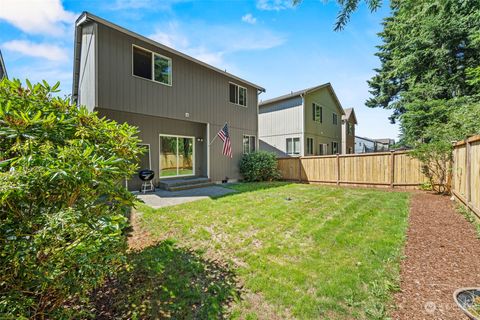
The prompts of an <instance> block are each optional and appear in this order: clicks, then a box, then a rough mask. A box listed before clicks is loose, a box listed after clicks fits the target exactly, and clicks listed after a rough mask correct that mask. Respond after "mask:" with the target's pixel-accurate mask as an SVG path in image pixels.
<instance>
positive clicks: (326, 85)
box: [258, 82, 345, 115]
mask: <svg viewBox="0 0 480 320" xmlns="http://www.w3.org/2000/svg"><path fill="white" fill-rule="evenodd" d="M323 88H327V89H328V90H329V91H330V93H331V94H332V97H333V99H334V100H335V102H336V103H337V104H338V106H339V107H340V110H341V111H342V115H344V114H345V111H344V110H343V107H342V104H341V103H340V100H338V97H337V95H336V94H335V91H334V90H333V87H332V84H331V83H330V82H327V83H324V84H321V85H319V86H315V87H310V88H306V89H303V90H299V91H295V92H291V93H289V94H285V95H283V96H279V97H276V98H272V99H269V100H265V101H262V102H260V103H259V104H258V105H259V107H262V106H264V105H267V104H270V103H273V102H279V101H283V100H287V99H290V98H295V97H299V96H303V95H306V94H307V93H310V92H314V91H317V90H320V89H323Z"/></svg>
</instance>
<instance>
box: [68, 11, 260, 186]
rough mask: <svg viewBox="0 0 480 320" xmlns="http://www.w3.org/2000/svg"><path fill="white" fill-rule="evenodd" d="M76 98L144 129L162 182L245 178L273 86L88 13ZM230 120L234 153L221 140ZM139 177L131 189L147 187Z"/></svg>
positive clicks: (80, 36) (144, 163) (80, 24)
mask: <svg viewBox="0 0 480 320" xmlns="http://www.w3.org/2000/svg"><path fill="white" fill-rule="evenodd" d="M74 59H75V60H74V74H73V99H74V100H76V101H77V103H78V104H79V105H85V106H86V107H87V108H88V109H90V110H95V111H97V112H98V113H99V114H100V116H105V117H107V118H109V119H112V120H116V121H117V122H120V123H123V122H127V123H129V124H131V125H135V126H137V127H138V128H139V130H140V134H139V137H140V139H141V140H142V144H143V145H144V146H145V148H146V150H147V152H146V154H145V157H144V158H143V159H142V160H141V163H140V167H141V169H147V168H150V169H152V170H153V171H155V183H158V182H160V180H161V179H168V178H177V177H191V176H195V177H207V178H210V179H211V180H212V181H221V180H223V179H225V177H228V178H230V179H232V180H236V179H240V178H241V177H240V173H239V169H238V163H239V160H240V158H241V156H242V154H243V153H244V152H251V151H254V150H256V149H257V144H258V143H257V137H258V121H257V119H258V108H257V103H258V100H257V97H258V95H259V93H261V92H264V91H265V89H264V88H262V87H260V86H258V85H256V84H253V83H251V82H248V81H246V80H243V79H241V78H239V77H236V76H234V75H232V74H229V73H227V72H225V71H223V70H220V69H217V68H215V67H212V66H210V65H208V64H206V63H204V62H201V61H199V60H196V59H194V58H192V57H190V56H188V55H186V54H183V53H181V52H178V51H176V50H174V49H172V48H169V47H167V46H164V45H162V44H160V43H157V42H155V41H153V40H151V39H148V38H146V37H143V36H141V35H138V34H136V33H134V32H132V31H129V30H126V29H124V28H122V27H120V26H118V25H115V24H113V23H111V22H109V21H106V20H104V19H102V18H99V17H97V16H95V15H92V14H90V13H88V12H84V13H83V14H82V15H81V16H80V17H79V18H78V20H77V22H76V29H75V52H74ZM225 123H228V128H229V133H230V137H231V142H232V149H233V158H229V157H226V156H224V155H222V146H223V144H222V141H221V140H220V139H215V141H214V142H213V143H212V144H210V143H209V142H210V141H212V140H213V138H214V137H215V136H216V134H217V132H218V131H219V130H220V129H221V128H222V127H223V126H224V124H225ZM139 183H140V181H139V179H138V178H136V177H132V179H131V180H130V181H129V188H130V189H137V188H138V187H139Z"/></svg>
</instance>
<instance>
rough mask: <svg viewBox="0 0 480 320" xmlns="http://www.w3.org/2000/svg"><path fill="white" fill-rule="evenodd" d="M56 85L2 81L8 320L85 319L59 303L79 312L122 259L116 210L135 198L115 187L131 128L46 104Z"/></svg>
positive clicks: (0, 263)
mask: <svg viewBox="0 0 480 320" xmlns="http://www.w3.org/2000/svg"><path fill="white" fill-rule="evenodd" d="M57 88H58V84H56V85H55V86H53V87H50V86H49V85H48V84H47V83H43V84H36V85H31V84H30V83H29V82H28V81H27V87H23V86H22V84H21V83H20V81H18V80H15V81H9V80H6V79H4V80H2V81H1V82H0V259H1V260H0V270H1V273H0V314H1V315H3V317H6V318H25V317H28V318H71V317H75V318H81V317H84V316H86V314H82V313H81V312H82V310H81V308H78V307H77V308H66V307H65V305H67V304H70V305H72V304H74V303H75V304H76V305H82V303H84V302H85V301H86V299H87V298H86V297H87V296H88V292H89V291H90V290H91V289H92V288H94V287H96V286H98V285H99V284H101V283H102V282H103V280H104V279H105V278H106V277H107V276H109V275H110V274H112V273H113V272H115V271H116V270H117V267H118V266H120V265H122V264H123V262H124V259H125V256H124V252H125V249H126V239H125V234H124V233H125V232H124V229H125V227H126V226H127V220H126V218H125V214H124V213H125V209H126V208H128V207H129V206H131V205H132V201H133V200H134V198H133V196H132V195H131V194H130V193H129V192H127V191H126V190H125V188H124V187H123V181H124V179H125V178H126V177H127V176H129V175H131V174H132V173H133V172H134V170H135V163H136V162H137V159H138V155H139V153H140V152H141V151H140V149H139V148H138V147H137V143H138V140H137V138H136V134H137V130H136V129H135V128H134V127H131V126H128V125H125V124H124V125H118V124H117V123H115V122H113V121H108V120H106V119H100V118H99V117H98V116H97V115H96V114H95V113H91V112H89V111H87V110H86V109H85V108H77V107H76V106H75V105H71V104H70V103H69V99H67V98H58V97H54V96H53V94H52V93H54V92H57ZM79 301H80V303H79ZM73 310H76V311H73Z"/></svg>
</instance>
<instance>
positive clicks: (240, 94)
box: [229, 82, 247, 107]
mask: <svg viewBox="0 0 480 320" xmlns="http://www.w3.org/2000/svg"><path fill="white" fill-rule="evenodd" d="M229 93H230V94H229V96H230V102H231V103H235V104H238V105H240V106H243V107H246V106H247V88H244V87H241V86H239V85H237V84H235V83H231V82H230V84H229Z"/></svg>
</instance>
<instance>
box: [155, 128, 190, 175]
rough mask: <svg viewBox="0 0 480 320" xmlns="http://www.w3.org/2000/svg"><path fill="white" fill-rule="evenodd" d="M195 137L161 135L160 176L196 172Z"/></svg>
mask: <svg viewBox="0 0 480 320" xmlns="http://www.w3.org/2000/svg"><path fill="white" fill-rule="evenodd" d="M194 142H195V138H194V137H184V136H170V135H160V177H161V178H165V177H175V176H191V175H194V174H195V148H194Z"/></svg>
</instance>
